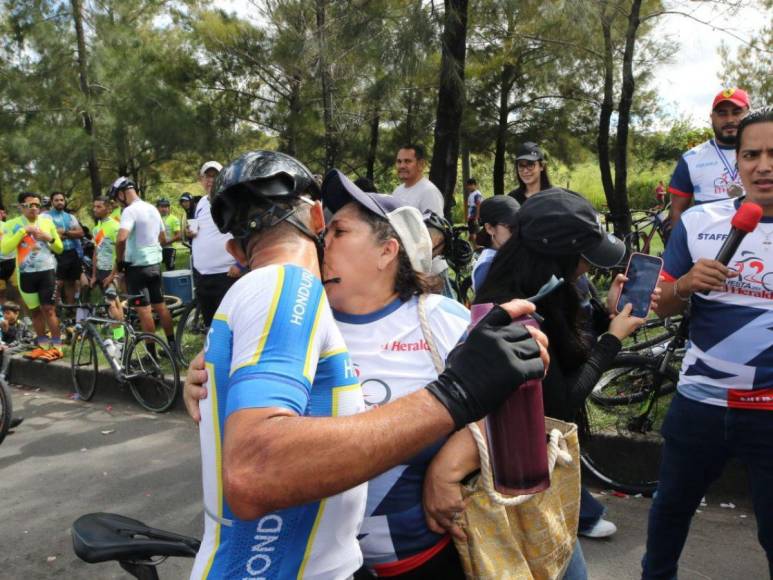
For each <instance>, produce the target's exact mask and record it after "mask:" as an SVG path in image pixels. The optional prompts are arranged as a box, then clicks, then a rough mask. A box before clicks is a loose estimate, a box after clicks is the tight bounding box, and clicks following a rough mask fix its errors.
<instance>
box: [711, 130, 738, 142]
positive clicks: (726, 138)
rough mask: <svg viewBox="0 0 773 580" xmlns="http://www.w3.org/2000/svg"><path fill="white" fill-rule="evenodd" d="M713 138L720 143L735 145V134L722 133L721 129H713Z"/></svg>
mask: <svg viewBox="0 0 773 580" xmlns="http://www.w3.org/2000/svg"><path fill="white" fill-rule="evenodd" d="M714 140H715V141H717V142H718V143H720V144H721V145H735V142H736V135H723V134H722V130H719V131H717V130H716V129H714Z"/></svg>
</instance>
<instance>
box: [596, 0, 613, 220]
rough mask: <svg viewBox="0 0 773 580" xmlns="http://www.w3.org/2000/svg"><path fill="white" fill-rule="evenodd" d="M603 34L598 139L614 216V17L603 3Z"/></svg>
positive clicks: (605, 183)
mask: <svg viewBox="0 0 773 580" xmlns="http://www.w3.org/2000/svg"><path fill="white" fill-rule="evenodd" d="M601 32H602V35H603V37H604V99H603V101H602V102H601V111H600V113H599V134H598V139H597V146H598V154H599V170H600V172H601V185H602V187H603V188H604V196H605V197H606V200H607V207H608V208H609V211H610V212H611V213H612V214H614V213H615V211H616V204H615V187H614V183H613V181H612V168H611V162H610V158H609V126H610V121H611V118H612V111H613V109H614V106H613V103H612V99H613V98H614V94H613V90H614V86H613V84H614V72H613V65H614V61H613V50H614V47H613V46H612V17H611V16H609V15H608V14H607V2H606V1H604V2H602V3H601Z"/></svg>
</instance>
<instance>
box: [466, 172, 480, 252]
mask: <svg viewBox="0 0 773 580" xmlns="http://www.w3.org/2000/svg"><path fill="white" fill-rule="evenodd" d="M464 190H465V191H466V192H467V199H466V205H467V233H468V235H469V239H470V243H471V244H473V245H474V244H475V234H477V233H478V220H479V218H480V214H479V212H480V204H481V202H482V201H483V194H482V193H481V192H480V190H479V189H478V182H477V181H476V180H475V178H473V177H470V178H469V179H468V180H467V181H466V182H465V184H464Z"/></svg>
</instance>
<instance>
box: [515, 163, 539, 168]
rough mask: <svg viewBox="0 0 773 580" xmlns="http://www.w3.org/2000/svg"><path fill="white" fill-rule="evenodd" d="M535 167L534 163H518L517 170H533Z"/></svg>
mask: <svg viewBox="0 0 773 580" xmlns="http://www.w3.org/2000/svg"><path fill="white" fill-rule="evenodd" d="M535 165H537V162H536V161H519V162H518V169H534V166H535Z"/></svg>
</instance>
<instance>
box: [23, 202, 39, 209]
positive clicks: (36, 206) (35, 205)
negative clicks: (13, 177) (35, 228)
mask: <svg viewBox="0 0 773 580" xmlns="http://www.w3.org/2000/svg"><path fill="white" fill-rule="evenodd" d="M21 206H22V207H23V208H24V209H40V204H39V203H23V204H21Z"/></svg>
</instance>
